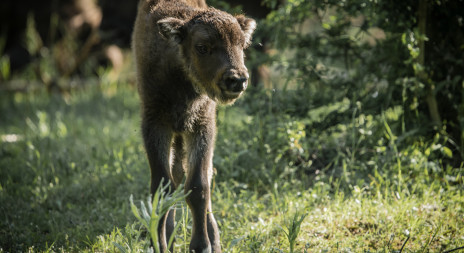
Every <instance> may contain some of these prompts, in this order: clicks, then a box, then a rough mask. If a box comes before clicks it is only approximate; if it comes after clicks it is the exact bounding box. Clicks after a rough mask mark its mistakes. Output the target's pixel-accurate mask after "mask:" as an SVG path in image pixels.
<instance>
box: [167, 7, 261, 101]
mask: <svg viewBox="0 0 464 253" xmlns="http://www.w3.org/2000/svg"><path fill="white" fill-rule="evenodd" d="M158 28H159V30H160V33H161V35H162V36H163V37H164V38H165V39H167V40H169V43H170V44H171V45H172V46H173V47H176V48H177V50H178V52H179V54H178V56H179V57H180V60H181V62H182V64H183V68H184V70H185V72H186V73H187V75H188V77H189V79H190V80H191V81H192V83H193V85H194V87H195V89H196V91H197V92H198V93H200V94H206V95H208V96H209V97H210V98H211V99H213V100H215V101H217V102H219V103H224V104H229V103H233V102H234V101H235V100H236V99H237V98H238V97H239V96H240V95H241V94H242V93H243V91H245V89H246V87H247V85H248V77H249V75H248V70H247V68H246V67H245V63H244V53H243V50H244V49H245V48H247V47H248V46H249V45H250V43H251V35H252V33H253V31H254V29H255V28H256V22H255V21H254V20H253V19H251V18H246V17H245V16H243V15H239V16H235V17H234V16H232V15H230V14H228V13H226V12H222V11H219V10H216V9H214V8H209V9H207V10H205V11H202V12H200V13H198V14H197V15H196V16H194V17H193V18H192V19H190V20H181V19H177V18H171V17H169V18H165V19H162V20H160V21H158Z"/></svg>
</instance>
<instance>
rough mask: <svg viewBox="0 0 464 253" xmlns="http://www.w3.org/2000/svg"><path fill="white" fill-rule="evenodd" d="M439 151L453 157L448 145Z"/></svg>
mask: <svg viewBox="0 0 464 253" xmlns="http://www.w3.org/2000/svg"><path fill="white" fill-rule="evenodd" d="M441 152H443V154H445V155H446V156H447V157H449V158H453V151H451V149H449V148H448V147H442V148H441Z"/></svg>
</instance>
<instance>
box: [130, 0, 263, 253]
mask: <svg viewBox="0 0 464 253" xmlns="http://www.w3.org/2000/svg"><path fill="white" fill-rule="evenodd" d="M255 27H256V23H255V21H254V20H252V19H249V18H246V17H244V16H242V15H239V16H235V17H234V16H231V15H230V14H228V13H225V12H223V11H220V10H217V9H214V8H208V7H207V6H206V3H205V2H204V0H183V1H182V0H178V1H175V0H141V2H140V3H139V10H138V15H137V19H136V22H135V28H134V34H133V51H134V55H135V60H136V64H137V65H136V68H137V83H138V87H139V94H140V98H141V105H142V106H141V108H142V135H143V140H144V144H145V149H146V151H147V156H148V160H149V163H150V168H151V193H154V192H155V191H156V189H157V188H158V186H159V184H160V180H161V179H162V178H164V179H165V180H168V181H171V182H172V183H173V185H174V187H177V186H178V185H179V184H180V182H181V180H182V178H183V176H184V174H186V176H187V177H186V182H185V191H186V192H187V191H191V193H190V195H189V196H188V197H187V203H188V205H189V207H190V209H191V211H192V216H193V231H192V240H191V243H190V251H195V252H197V253H199V252H221V246H220V241H219V230H218V227H217V224H216V220H215V219H214V216H213V213H212V208H211V200H210V186H211V177H212V157H213V149H214V139H215V134H216V133H215V132H216V123H215V118H216V104H217V103H222V104H231V103H233V102H234V101H235V100H236V99H237V98H238V97H239V96H240V95H241V94H242V93H243V91H244V90H245V89H246V86H247V79H248V71H247V69H246V67H245V64H244V59H243V50H244V49H245V48H246V47H248V46H249V45H250V41H251V35H252V33H253V31H254V29H255ZM174 217H175V212H174V210H172V211H170V212H169V214H168V215H166V217H165V219H164V222H162V224H161V225H160V227H159V233H160V241H159V245H160V248H161V250H162V251H163V252H165V251H167V241H168V240H169V237H170V235H171V233H172V229H173V226H174ZM154 243H156V242H154Z"/></svg>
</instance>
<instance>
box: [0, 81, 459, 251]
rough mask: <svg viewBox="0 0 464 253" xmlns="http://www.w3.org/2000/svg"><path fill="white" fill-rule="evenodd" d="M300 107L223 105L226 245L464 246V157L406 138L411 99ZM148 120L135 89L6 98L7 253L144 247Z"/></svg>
mask: <svg viewBox="0 0 464 253" xmlns="http://www.w3.org/2000/svg"><path fill="white" fill-rule="evenodd" d="M297 95H299V94H297ZM300 102H301V101H300ZM298 103H299V101H298V96H296V95H295V94H293V95H292V94H283V95H281V96H279V94H265V93H259V92H255V93H253V92H250V93H249V94H248V95H247V97H246V98H245V99H242V100H240V101H239V102H238V103H237V104H236V105H234V106H232V107H227V108H221V109H220V110H219V111H218V139H217V145H216V146H217V148H216V153H215V158H214V165H215V168H216V169H217V174H216V176H215V184H214V189H213V210H214V212H215V215H216V217H217V219H218V223H219V226H220V230H221V236H222V247H223V249H224V251H225V252H292V251H293V252H400V249H401V248H402V247H403V246H404V248H403V250H402V252H443V251H446V250H450V249H454V248H457V247H460V246H464V196H463V193H464V187H463V181H462V176H461V175H462V172H463V166H462V165H461V166H460V167H459V166H458V167H456V166H452V165H450V163H448V161H449V160H448V158H447V156H449V152H448V150H447V149H446V148H445V146H444V145H441V143H442V142H441V140H442V137H440V136H438V137H436V138H434V139H433V138H432V139H430V140H427V139H420V138H419V139H417V140H415V141H409V142H405V141H404V139H407V138H408V136H410V133H407V132H406V133H401V131H397V130H396V129H398V127H396V126H397V125H401V111H400V110H399V111H398V110H396V109H397V108H396V109H395V108H392V109H390V110H386V111H385V112H384V113H382V115H380V114H379V116H376V115H369V114H367V113H365V112H363V111H361V109H359V108H360V107H359V106H358V107H356V104H353V103H350V101H346V100H341V101H340V102H338V103H334V104H333V105H331V106H326V107H319V108H315V109H314V108H313V110H311V112H304V113H303V114H301V113H299V112H298V111H297V110H296V109H295V108H296V107H295V106H294V105H295V104H296V105H297V104H298ZM292 105H293V106H292ZM356 108H358V109H356ZM294 109H295V110H294ZM334 112H336V113H337V114H336V115H335V116H334ZM345 114H348V117H344V118H343V119H345V118H347V119H348V120H342V119H339V118H340V117H342V116H343V115H345ZM295 115H297V116H295ZM340 115H341V116H340ZM334 117H335V118H334ZM330 120H332V121H335V122H338V123H335V124H331V125H327V124H326V125H324V127H321V124H322V122H327V121H330ZM139 123H140V118H139V112H138V98H137V95H136V90H135V89H134V88H132V87H128V86H124V85H119V86H118V85H116V84H109V85H102V86H98V87H97V86H95V87H90V86H89V87H88V88H86V89H84V90H79V91H75V92H72V93H71V94H70V95H66V96H61V95H50V94H47V93H43V92H40V91H39V92H36V93H29V94H8V93H7V94H0V136H1V140H0V141H1V142H0V217H1V218H0V252H27V251H29V252H119V249H118V248H116V247H115V244H114V243H117V244H119V245H121V246H122V247H123V248H125V249H126V250H127V251H130V252H143V251H144V250H145V249H146V248H147V246H148V240H147V236H146V232H144V230H143V229H142V228H141V225H140V223H138V222H137V221H136V219H135V217H134V215H133V214H132V213H131V210H130V202H129V197H130V195H131V194H132V195H133V196H134V200H135V203H136V204H137V205H139V203H140V200H146V199H147V196H148V186H149V177H148V175H149V169H148V164H147V161H146V158H145V153H144V149H143V146H142V144H141V143H142V141H141V137H140V131H139ZM318 126H319V127H318ZM178 208H179V211H178V212H177V214H178V217H177V218H178V222H182V225H181V228H180V231H179V232H178V234H177V238H176V244H175V252H187V249H188V240H189V236H190V234H189V233H190V229H191V219H190V216H189V214H188V212H187V209H186V207H185V205H183V204H182V205H180V206H178Z"/></svg>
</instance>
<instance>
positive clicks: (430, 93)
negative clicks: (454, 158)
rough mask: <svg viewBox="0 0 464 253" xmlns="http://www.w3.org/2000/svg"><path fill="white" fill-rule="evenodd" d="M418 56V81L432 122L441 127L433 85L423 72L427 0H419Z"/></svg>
mask: <svg viewBox="0 0 464 253" xmlns="http://www.w3.org/2000/svg"><path fill="white" fill-rule="evenodd" d="M418 16H419V34H420V36H421V37H420V38H419V57H418V59H417V62H418V63H419V65H420V66H421V68H420V69H419V70H418V72H417V73H416V75H417V77H418V79H419V81H421V82H422V83H424V84H425V86H426V89H427V90H426V92H427V95H426V102H427V106H428V108H429V113H430V118H431V120H432V123H433V124H434V125H435V126H438V127H439V129H441V117H440V112H439V110H438V103H437V99H436V97H435V85H434V84H433V82H432V81H431V80H430V79H429V77H428V75H427V73H426V72H425V38H426V35H427V29H426V27H427V1H426V0H419V15H418Z"/></svg>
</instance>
